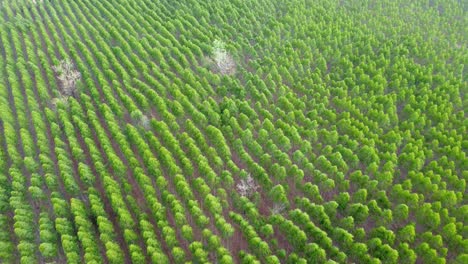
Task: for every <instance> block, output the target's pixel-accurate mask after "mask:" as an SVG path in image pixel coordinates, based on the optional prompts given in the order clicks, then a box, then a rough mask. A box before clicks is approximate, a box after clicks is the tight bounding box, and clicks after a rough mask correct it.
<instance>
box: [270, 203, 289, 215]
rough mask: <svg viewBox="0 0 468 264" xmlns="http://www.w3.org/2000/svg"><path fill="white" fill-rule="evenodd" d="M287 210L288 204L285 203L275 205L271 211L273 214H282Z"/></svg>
mask: <svg viewBox="0 0 468 264" xmlns="http://www.w3.org/2000/svg"><path fill="white" fill-rule="evenodd" d="M285 209H286V204H284V203H275V204H273V207H272V208H271V209H270V211H271V214H281V213H283V211H284V210H285Z"/></svg>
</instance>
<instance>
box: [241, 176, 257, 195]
mask: <svg viewBox="0 0 468 264" xmlns="http://www.w3.org/2000/svg"><path fill="white" fill-rule="evenodd" d="M258 187H259V186H258V185H257V184H256V183H255V181H254V179H253V178H252V176H250V175H249V176H247V178H246V179H242V180H241V181H240V183H238V184H237V191H238V192H239V194H240V195H241V196H245V197H251V196H252V195H253V194H254V193H255V192H256V191H257V189H258Z"/></svg>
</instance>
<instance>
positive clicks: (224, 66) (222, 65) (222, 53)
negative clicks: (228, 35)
mask: <svg viewBox="0 0 468 264" xmlns="http://www.w3.org/2000/svg"><path fill="white" fill-rule="evenodd" d="M213 60H214V61H215V63H216V67H217V69H218V71H219V72H220V73H221V74H223V75H230V74H234V73H235V72H236V63H235V62H234V59H233V58H232V56H231V54H229V52H227V51H226V48H225V44H224V42H222V41H220V40H215V41H214V42H213Z"/></svg>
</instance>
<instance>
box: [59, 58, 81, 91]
mask: <svg viewBox="0 0 468 264" xmlns="http://www.w3.org/2000/svg"><path fill="white" fill-rule="evenodd" d="M52 69H53V70H54V71H55V73H56V74H58V76H57V78H58V79H59V80H60V84H61V87H60V88H61V89H60V94H61V95H62V96H64V97H69V96H73V97H75V95H76V94H75V93H76V89H77V87H76V84H77V82H78V80H80V78H81V74H80V72H79V71H77V70H76V69H75V65H74V64H73V62H71V61H70V60H69V59H66V60H62V61H60V63H59V64H58V65H56V66H53V67H52Z"/></svg>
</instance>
